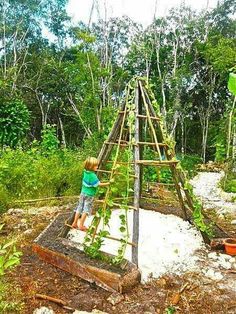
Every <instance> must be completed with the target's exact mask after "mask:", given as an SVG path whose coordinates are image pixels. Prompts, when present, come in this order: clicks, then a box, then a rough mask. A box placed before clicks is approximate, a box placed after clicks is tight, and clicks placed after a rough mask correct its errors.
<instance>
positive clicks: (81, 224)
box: [79, 213, 88, 231]
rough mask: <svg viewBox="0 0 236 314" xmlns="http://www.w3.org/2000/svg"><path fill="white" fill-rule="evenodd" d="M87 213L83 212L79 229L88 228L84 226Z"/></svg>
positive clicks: (84, 229)
mask: <svg viewBox="0 0 236 314" xmlns="http://www.w3.org/2000/svg"><path fill="white" fill-rule="evenodd" d="M87 215H88V214H87V213H82V216H81V219H80V223H79V229H80V230H82V231H86V230H87V229H88V228H86V227H85V226H84V223H85V220H86V218H87Z"/></svg>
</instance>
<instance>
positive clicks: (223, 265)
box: [201, 252, 236, 291]
mask: <svg viewBox="0 0 236 314" xmlns="http://www.w3.org/2000/svg"><path fill="white" fill-rule="evenodd" d="M235 263H236V257H233V256H230V255H227V254H222V253H219V252H210V253H208V254H206V256H205V261H204V266H202V267H201V272H202V274H203V275H204V276H205V277H208V278H210V279H212V280H214V281H220V280H221V279H223V278H224V276H225V274H226V273H227V271H228V270H233V269H234V265H235ZM233 290H234V291H236V284H235V286H234V289H233Z"/></svg>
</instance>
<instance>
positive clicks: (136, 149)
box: [132, 81, 141, 265]
mask: <svg viewBox="0 0 236 314" xmlns="http://www.w3.org/2000/svg"><path fill="white" fill-rule="evenodd" d="M135 110H136V112H137V115H138V114H139V113H140V91H139V86H138V81H137V86H136V90H135ZM137 115H136V119H135V134H134V138H135V141H136V142H139V140H140V138H139V135H140V125H139V119H138V117H137ZM139 159H140V146H139V145H138V146H134V162H135V161H136V160H139ZM140 168H141V165H140V164H138V163H136V162H135V163H134V173H135V176H136V178H135V180H134V207H135V208H136V210H135V211H134V212H133V236H132V241H133V242H134V243H137V246H136V247H132V262H133V263H135V264H136V265H138V242H139V205H140V204H139V203H140V195H141V186H140V182H141V181H140V174H141V171H140Z"/></svg>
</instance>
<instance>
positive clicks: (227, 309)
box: [2, 204, 236, 314]
mask: <svg viewBox="0 0 236 314" xmlns="http://www.w3.org/2000/svg"><path fill="white" fill-rule="evenodd" d="M170 208H172V210H173V211H175V210H176V209H174V208H173V207H169V209H168V213H170ZM159 209H160V211H161V212H166V209H165V208H164V207H163V208H162V207H161V205H160V204H159ZM177 211H178V210H177ZM57 212H65V206H59V207H53V208H43V209H40V210H38V209H34V210H33V211H31V210H27V211H25V210H24V211H19V212H18V213H17V211H16V212H14V211H13V212H11V213H10V214H5V215H4V216H3V217H2V222H5V226H6V227H5V232H6V233H8V234H9V233H15V234H19V233H21V240H20V243H21V244H20V249H21V251H22V252H23V256H22V259H21V264H20V265H19V266H17V267H16V268H14V269H13V270H12V271H11V272H10V273H8V275H7V280H8V282H10V283H11V284H12V285H13V286H14V287H15V288H17V287H18V288H19V289H20V290H21V292H22V293H21V300H19V301H23V303H24V307H23V309H22V310H21V312H20V313H23V314H24V313H25V314H30V313H33V311H34V310H35V309H36V308H38V307H40V306H47V307H49V308H51V309H53V310H54V312H55V313H58V314H59V313H72V312H73V311H72V310H68V309H64V308H63V307H62V306H61V305H58V304H55V303H54V302H51V301H47V300H41V299H38V298H36V297H35V296H36V294H44V295H47V296H51V297H55V298H58V299H61V300H63V301H65V302H66V304H67V305H68V306H69V307H70V308H73V309H77V310H84V311H92V310H93V309H99V310H102V311H104V312H107V313H130V314H132V313H135V314H138V313H140V314H141V313H146V314H148V313H160V314H162V313H167V314H172V313H184V314H185V313H191V314H192V313H198V314H208V313H217V314H220V313H222V314H226V313H227V314H231V313H232V314H233V313H236V295H235V294H234V293H233V292H232V290H231V289H229V285H228V284H226V285H225V286H224V285H217V284H216V283H215V282H214V281H210V280H205V279H204V278H203V277H201V275H198V274H196V273H187V274H184V275H182V276H173V275H172V276H163V277H161V278H159V279H153V280H152V281H151V282H150V283H148V284H145V285H143V284H140V285H139V286H137V287H135V288H134V289H133V290H132V291H130V292H128V293H125V294H124V295H122V296H119V297H118V298H117V296H115V295H113V294H111V293H110V292H107V291H105V290H103V289H101V288H99V287H97V286H95V285H93V284H89V283H87V282H85V281H83V280H81V279H79V278H77V277H75V276H72V275H70V274H69V273H66V272H64V271H61V270H59V269H57V268H56V267H54V266H51V265H49V264H46V263H45V262H43V261H42V260H40V259H39V258H38V257H37V256H36V255H35V254H34V253H33V252H32V249H31V245H32V242H33V240H34V239H35V238H36V237H37V236H38V235H39V234H40V232H41V231H42V230H44V228H45V227H46V226H47V225H48V223H49V221H50V220H51V219H53V217H54V216H55V214H56V213H57ZM226 278H228V280H227V282H228V283H231V284H232V285H234V284H236V283H235V282H236V274H235V273H234V272H232V273H230V272H229V273H228V274H227V277H226ZM12 313H13V312H12ZM14 313H15V312H14Z"/></svg>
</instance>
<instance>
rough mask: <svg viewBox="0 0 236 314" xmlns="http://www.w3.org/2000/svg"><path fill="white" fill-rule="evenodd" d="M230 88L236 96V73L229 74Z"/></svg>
mask: <svg viewBox="0 0 236 314" xmlns="http://www.w3.org/2000/svg"><path fill="white" fill-rule="evenodd" d="M228 89H229V91H230V92H231V93H232V94H233V95H234V96H236V73H230V74H229V80H228Z"/></svg>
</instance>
